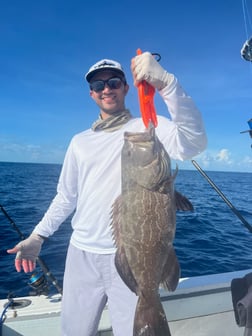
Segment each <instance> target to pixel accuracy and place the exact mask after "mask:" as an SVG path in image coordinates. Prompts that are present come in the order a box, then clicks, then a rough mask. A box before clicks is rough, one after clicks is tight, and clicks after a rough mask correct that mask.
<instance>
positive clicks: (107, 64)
mask: <svg viewBox="0 0 252 336" xmlns="http://www.w3.org/2000/svg"><path fill="white" fill-rule="evenodd" d="M103 70H113V71H115V72H118V73H119V74H120V75H121V76H123V77H124V78H125V73H124V71H123V68H122V66H121V64H120V63H118V62H116V61H113V60H110V59H103V60H101V61H99V62H97V63H95V64H94V65H92V66H91V68H90V69H89V70H88V72H87V73H86V75H85V78H86V80H87V81H88V82H89V83H90V80H91V78H92V77H93V76H94V75H95V74H96V73H97V72H99V71H103Z"/></svg>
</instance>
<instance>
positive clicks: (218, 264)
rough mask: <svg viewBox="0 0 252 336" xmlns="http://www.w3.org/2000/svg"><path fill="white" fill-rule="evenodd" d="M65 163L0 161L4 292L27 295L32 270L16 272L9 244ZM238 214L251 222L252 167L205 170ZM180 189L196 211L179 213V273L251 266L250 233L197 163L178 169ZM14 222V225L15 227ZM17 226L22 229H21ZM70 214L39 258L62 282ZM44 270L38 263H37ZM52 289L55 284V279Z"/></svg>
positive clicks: (43, 202)
mask: <svg viewBox="0 0 252 336" xmlns="http://www.w3.org/2000/svg"><path fill="white" fill-rule="evenodd" d="M60 169H61V165H56V164H32V163H7V162H0V205H1V206H2V208H3V209H4V210H5V211H6V212H7V214H8V215H9V216H10V218H11V220H12V222H10V220H9V219H8V218H7V217H6V216H5V215H4V213H3V211H0V227H1V236H0V269H1V273H0V298H1V299H5V298H6V297H7V296H8V295H9V294H10V293H11V295H13V296H16V297H18V296H26V295H29V293H30V291H31V288H30V286H29V285H28V282H29V278H30V274H24V273H23V272H21V273H17V272H16V271H15V269H14V255H7V254H6V252H5V251H6V250H7V249H9V248H12V247H14V245H15V244H17V243H18V242H19V240H20V232H21V233H22V234H23V235H24V236H28V235H29V234H30V232H31V231H32V229H33V227H34V226H35V225H36V224H37V223H38V222H39V220H40V219H41V218H42V216H43V214H44V212H45V211H46V210H47V207H48V206H49V205H50V203H51V200H52V199H53V197H54V195H55V193H56V186H57V181H58V177H59V174H60ZM206 173H207V175H208V176H209V177H210V179H211V180H212V181H213V182H214V183H215V185H216V186H217V187H218V188H219V189H220V190H221V192H222V193H223V194H224V195H225V196H226V198H227V199H228V200H229V201H230V202H231V204H232V205H233V206H234V207H235V209H236V210H237V211H238V212H239V214H240V215H241V216H242V217H243V218H244V219H245V220H246V221H247V222H248V223H250V225H252V173H237V172H212V171H209V172H208V171H206ZM176 189H177V190H178V191H179V192H181V193H182V194H184V195H185V196H187V197H188V198H189V199H190V201H191V202H192V204H193V206H194V211H193V212H178V213H177V231H176V238H175V241H174V245H175V249H176V253H177V256H178V259H179V262H180V265H181V272H182V274H181V276H182V277H190V276H197V275H206V274H213V273H223V272H231V271H237V270H243V269H248V268H252V233H250V232H249V231H248V230H247V228H246V227H245V226H244V225H243V223H242V222H241V220H240V219H239V218H238V217H237V216H236V215H235V214H234V213H233V211H231V209H230V207H229V206H228V205H227V204H226V203H225V202H224V201H223V199H222V198H221V197H220V196H219V195H218V194H217V193H216V191H215V190H214V189H213V187H212V186H211V185H210V184H209V183H208V181H207V180H206V179H205V178H204V177H203V176H202V175H201V174H200V173H199V172H198V171H197V170H196V169H195V168H194V167H193V165H192V170H179V172H178V176H177V178H176ZM14 226H16V228H15V227H14ZM17 228H18V230H19V231H20V232H19V233H18V232H17ZM70 235H71V220H70V219H68V220H67V221H65V222H64V223H63V224H62V225H61V227H60V229H59V230H58V231H57V232H56V233H55V234H54V235H53V236H52V237H51V238H50V239H48V241H46V242H45V243H44V245H43V249H42V252H41V255H40V256H41V258H42V260H43V261H44V262H45V264H46V265H47V267H48V268H49V270H50V271H51V273H52V274H53V276H54V277H55V278H56V279H57V280H58V282H59V284H60V285H62V279H63V272H64V262H65V257H66V251H67V246H68V241H69V238H70ZM37 271H38V272H40V267H39V266H37ZM51 290H52V291H53V290H55V288H53V286H52V285H51Z"/></svg>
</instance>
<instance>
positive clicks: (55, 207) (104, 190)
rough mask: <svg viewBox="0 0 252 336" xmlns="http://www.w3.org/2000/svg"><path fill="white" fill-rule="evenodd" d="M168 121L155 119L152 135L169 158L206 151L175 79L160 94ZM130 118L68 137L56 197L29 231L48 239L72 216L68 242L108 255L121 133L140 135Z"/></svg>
mask: <svg viewBox="0 0 252 336" xmlns="http://www.w3.org/2000/svg"><path fill="white" fill-rule="evenodd" d="M160 94H161V96H162V97H163V99H164V101H165V103H166V105H167V107H168V110H169V113H170V116H171V119H168V118H166V117H162V116H158V127H157V128H156V134H157V136H158V137H159V139H160V141H161V142H162V143H163V145H164V146H165V148H166V150H167V152H168V154H169V155H170V157H171V159H176V160H186V159H191V158H192V157H193V156H195V155H197V154H199V153H200V152H201V151H202V150H204V149H205V147H206V142H207V140H206V135H205V131H204V126H203V122H202V118H201V114H200V113H199V111H198V110H197V108H196V106H195V105H194V103H193V101H192V99H191V97H189V96H187V95H186V94H185V92H184V91H183V89H182V88H181V87H180V86H179V84H178V82H177V80H176V79H174V81H173V83H172V84H171V85H169V87H166V88H164V89H163V90H161V91H160ZM144 130H145V127H144V124H143V122H142V119H141V118H134V119H131V120H130V121H129V122H127V123H126V124H125V125H123V126H122V127H121V128H120V129H119V130H117V131H114V132H105V131H98V132H94V131H92V130H91V129H88V130H86V131H84V132H81V133H79V134H77V135H75V136H74V137H73V139H72V140H71V143H70V145H69V147H68V150H67V153H66V156H65V160H64V163H63V166H62V171H61V174H60V178H59V182H58V186H57V194H56V196H55V198H54V199H53V201H52V203H51V205H50V207H49V209H48V210H47V212H46V213H45V215H44V217H43V218H42V220H41V221H40V223H39V224H38V225H37V226H36V227H35V229H34V232H36V233H37V234H40V235H42V236H45V237H49V236H50V235H52V234H53V233H54V232H55V231H56V230H57V229H58V228H59V226H60V224H61V223H63V221H64V220H65V219H66V218H67V217H68V216H69V215H70V214H72V213H73V211H75V212H74V215H73V218H72V228H73V233H72V236H71V243H72V244H73V245H74V246H75V247H77V248H79V249H82V250H86V251H89V252H94V253H101V254H106V253H113V252H115V246H114V243H113V240H112V236H111V228H110V223H111V209H112V204H113V202H114V201H115V199H116V198H117V196H118V195H120V192H121V150H122V146H123V143H124V132H125V131H130V132H141V131H144Z"/></svg>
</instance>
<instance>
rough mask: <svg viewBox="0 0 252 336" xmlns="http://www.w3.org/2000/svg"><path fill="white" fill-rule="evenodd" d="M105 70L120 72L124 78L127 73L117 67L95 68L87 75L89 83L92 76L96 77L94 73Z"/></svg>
mask: <svg viewBox="0 0 252 336" xmlns="http://www.w3.org/2000/svg"><path fill="white" fill-rule="evenodd" d="M103 71H111V72H115V73H118V74H119V75H121V76H122V77H123V78H125V74H124V72H123V71H121V70H119V69H115V68H111V67H110V68H103V69H97V70H93V71H91V72H90V73H88V74H87V75H86V81H87V82H88V83H90V81H91V79H92V77H94V75H96V74H97V73H98V72H103Z"/></svg>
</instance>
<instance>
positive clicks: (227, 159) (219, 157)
mask: <svg viewBox="0 0 252 336" xmlns="http://www.w3.org/2000/svg"><path fill="white" fill-rule="evenodd" d="M216 161H220V162H223V163H226V164H229V165H230V164H232V163H233V161H232V160H231V153H230V152H229V150H228V149H225V148H223V149H221V150H220V151H219V152H218V153H217V154H216Z"/></svg>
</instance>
